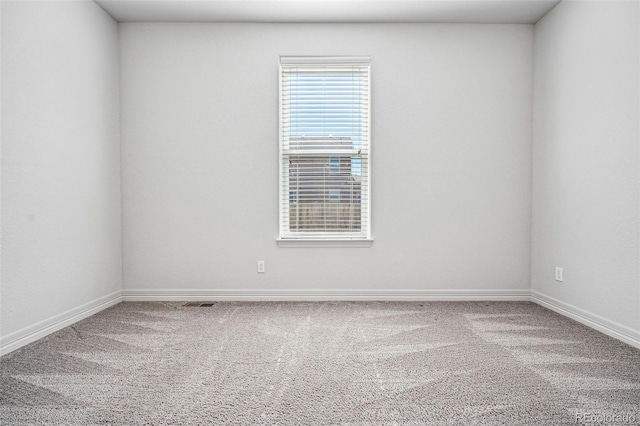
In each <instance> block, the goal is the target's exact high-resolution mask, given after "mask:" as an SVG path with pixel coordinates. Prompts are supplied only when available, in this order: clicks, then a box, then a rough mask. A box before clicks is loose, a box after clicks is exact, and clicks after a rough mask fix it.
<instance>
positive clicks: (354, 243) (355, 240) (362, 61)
mask: <svg viewBox="0 0 640 426" xmlns="http://www.w3.org/2000/svg"><path fill="white" fill-rule="evenodd" d="M349 64H353V65H359V66H363V65H365V66H368V67H370V65H371V58H369V57H342V56H339V57H319V56H318V57H309V56H304V57H284V56H283V57H280V63H279V70H278V115H279V120H278V151H279V152H278V154H279V155H278V158H279V160H278V161H279V167H278V169H279V173H278V176H279V177H278V179H279V185H278V197H279V201H278V223H279V236H278V238H277V242H278V246H279V247H370V246H371V245H372V243H373V238H372V236H371V71H370V68H369V74H368V77H369V82H368V85H367V90H368V93H367V99H368V104H367V111H366V115H367V119H368V121H367V125H368V127H367V164H366V168H367V179H366V185H365V187H363V188H362V190H363V191H366V193H365V194H366V203H365V205H363V207H361V209H363V210H361V211H363V213H362V216H361V223H365V224H366V230H365V232H363V233H362V234H361V235H357V236H354V235H347V236H340V235H331V236H318V235H313V236H305V235H304V233H300V234H298V235H296V236H291V235H284V233H283V229H284V224H283V221H284V214H283V213H284V203H285V201H284V199H283V197H282V194H283V193H286V194H289V188H288V179H286V178H285V177H284V176H285V173H286V170H285V165H284V164H283V125H282V110H283V108H282V93H283V92H282V89H283V87H282V69H283V65H285V66H291V65H349ZM361 167H362V166H361ZM285 186H286V187H285ZM362 198H363V199H364V197H362ZM288 200H289V198H288V197H287V201H286V202H288Z"/></svg>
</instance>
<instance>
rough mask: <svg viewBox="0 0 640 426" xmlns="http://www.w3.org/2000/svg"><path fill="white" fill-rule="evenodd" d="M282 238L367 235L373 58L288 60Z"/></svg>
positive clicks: (283, 92)
mask: <svg viewBox="0 0 640 426" xmlns="http://www.w3.org/2000/svg"><path fill="white" fill-rule="evenodd" d="M280 70H281V72H280V135H281V140H280V153H281V158H280V164H281V167H280V182H281V185H280V186H281V193H280V227H281V229H280V233H281V237H282V238H320V239H321V238H327V237H330V238H368V236H369V71H370V61H369V59H368V58H281V62H280Z"/></svg>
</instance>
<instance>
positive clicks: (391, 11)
mask: <svg viewBox="0 0 640 426" xmlns="http://www.w3.org/2000/svg"><path fill="white" fill-rule="evenodd" d="M94 1H95V2H96V3H97V4H98V5H100V6H101V7H102V8H103V9H104V10H106V11H107V12H108V13H109V14H110V15H111V16H113V17H114V18H115V19H116V20H118V21H120V22H430V23H481V24H533V23H535V22H537V21H538V20H539V19H540V18H542V17H543V16H544V15H545V14H546V13H547V12H548V11H549V10H551V9H552V8H553V7H554V6H555V5H556V4H558V3H559V2H560V0H446V1H444V0H385V1H376V0H94Z"/></svg>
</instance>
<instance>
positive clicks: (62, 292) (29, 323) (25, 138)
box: [0, 1, 122, 342]
mask: <svg viewBox="0 0 640 426" xmlns="http://www.w3.org/2000/svg"><path fill="white" fill-rule="evenodd" d="M118 64H119V55H118V24H117V23H116V22H115V21H114V20H113V19H112V18H111V17H110V16H109V15H107V14H106V13H105V12H104V11H103V10H102V9H100V8H99V7H98V6H96V5H95V4H94V3H93V2H8V1H3V2H2V74H1V75H2V267H3V270H2V285H1V299H2V301H1V306H2V316H1V318H0V323H1V326H2V328H1V332H2V337H3V342H6V341H8V340H12V339H14V338H17V337H24V335H25V333H26V334H28V332H29V331H30V330H33V329H34V327H35V328H36V329H37V325H38V324H43V321H44V323H46V322H47V320H50V319H52V318H57V317H60V316H61V315H62V316H64V313H65V312H67V313H68V312H70V311H73V310H74V309H77V308H78V307H79V306H83V305H85V304H87V303H91V302H93V301H95V300H97V299H100V298H103V297H104V296H106V295H109V294H113V293H114V292H118V291H120V289H121V286H122V273H121V271H122V270H121V236H120V234H121V233H120V168H119V158H120V150H119V76H118V72H119V68H118Z"/></svg>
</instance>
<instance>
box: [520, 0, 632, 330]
mask: <svg viewBox="0 0 640 426" xmlns="http://www.w3.org/2000/svg"><path fill="white" fill-rule="evenodd" d="M638 24H639V23H638V3H637V2H572V1H571V2H568V1H564V2H562V3H560V5H558V6H557V7H556V8H555V9H553V10H552V11H551V12H550V13H549V14H547V16H546V17H545V18H543V19H542V20H541V21H540V22H538V24H537V25H536V31H535V56H534V57H535V60H534V62H535V72H534V81H535V90H534V93H535V95H534V98H535V110H534V140H533V148H534V149H533V165H534V171H533V183H534V185H533V232H532V238H533V249H532V283H531V287H532V290H533V291H534V292H538V293H541V294H542V295H545V296H547V297H550V298H552V299H554V300H555V301H557V302H559V303H561V304H564V305H565V306H566V307H569V308H571V310H572V311H574V312H579V313H582V314H586V315H588V316H590V317H592V318H596V319H598V318H600V320H601V321H600V322H602V323H605V324H608V325H610V326H613V327H614V328H616V329H617V330H622V331H624V330H625V329H626V332H627V334H630V335H634V334H635V336H636V338H637V339H640V295H639V290H640V277H639V275H638V267H639V260H640V253H639V247H640V241H639V231H640V229H639V218H640V211H639V200H638V199H639V196H640V186H639V176H640V167H639V161H638V160H639V158H640V156H639V146H640V145H639V140H640V133H639V131H638V126H639V122H640V110H639V108H638V104H639V100H640V92H639V91H638V86H639V78H640V69H639V68H638V62H639V59H640V58H639V57H638V55H639V52H640V44H639V42H638V39H639V36H640V33H639V32H638ZM555 266H561V267H564V282H563V283H558V282H556V281H555V280H554V268H555Z"/></svg>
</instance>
